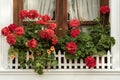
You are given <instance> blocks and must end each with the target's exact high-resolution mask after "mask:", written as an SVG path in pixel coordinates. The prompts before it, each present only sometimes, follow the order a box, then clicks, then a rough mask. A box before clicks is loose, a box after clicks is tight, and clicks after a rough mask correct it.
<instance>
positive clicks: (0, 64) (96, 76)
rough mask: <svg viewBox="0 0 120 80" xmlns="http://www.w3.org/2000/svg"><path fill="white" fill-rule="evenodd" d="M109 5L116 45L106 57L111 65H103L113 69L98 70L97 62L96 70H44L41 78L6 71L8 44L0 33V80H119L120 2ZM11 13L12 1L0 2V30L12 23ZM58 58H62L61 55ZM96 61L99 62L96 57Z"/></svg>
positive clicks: (23, 71) (20, 71)
mask: <svg viewBox="0 0 120 80" xmlns="http://www.w3.org/2000/svg"><path fill="white" fill-rule="evenodd" d="M110 5H111V19H110V21H111V35H112V36H114V37H115V39H116V45H115V46H114V47H113V48H112V55H109V54H107V55H106V56H107V59H108V60H109V59H111V57H110V56H112V64H111V62H109V61H108V63H107V64H104V65H105V66H108V68H109V66H111V65H113V69H107V70H106V69H98V68H99V66H102V64H100V63H99V61H97V64H99V65H97V69H74V70H73V69H61V70H58V69H54V70H46V71H45V74H44V75H42V76H40V75H37V74H36V73H34V71H33V70H19V69H16V70H13V69H12V70H10V69H6V67H5V66H6V65H8V64H7V58H8V57H7V49H8V44H7V43H6V41H5V39H4V38H3V36H2V35H1V33H0V80H21V78H22V80H55V79H57V80H62V79H63V80H102V79H103V80H106V79H108V80H120V36H119V35H120V9H119V8H120V0H111V3H110ZM12 12H13V8H12V0H0V30H1V28H2V27H4V26H7V25H8V24H10V23H12V21H13V19H12V18H13V16H12V14H13V13H12ZM60 57H63V55H61V56H60ZM97 60H99V58H98V57H97ZM103 61H104V60H103ZM81 62H82V63H80V66H81V67H82V68H83V66H85V64H84V63H83V61H81ZM64 64H65V63H64ZM64 64H63V65H64ZM12 65H13V64H12V63H10V66H12ZM17 65H18V64H17ZM61 65H62V64H61ZM66 65H67V64H66ZM72 65H73V64H72ZM77 65H78V64H77ZM15 66H16V64H15ZM75 66H76V65H75Z"/></svg>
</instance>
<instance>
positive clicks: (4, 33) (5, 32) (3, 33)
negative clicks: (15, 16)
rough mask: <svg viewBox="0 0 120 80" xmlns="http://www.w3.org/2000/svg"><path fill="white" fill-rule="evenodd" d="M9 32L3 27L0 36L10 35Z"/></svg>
mask: <svg viewBox="0 0 120 80" xmlns="http://www.w3.org/2000/svg"><path fill="white" fill-rule="evenodd" d="M10 33H11V32H10V31H9V29H8V28H7V27H4V28H3V29H2V30H1V34H2V35H4V36H7V35H8V34H10Z"/></svg>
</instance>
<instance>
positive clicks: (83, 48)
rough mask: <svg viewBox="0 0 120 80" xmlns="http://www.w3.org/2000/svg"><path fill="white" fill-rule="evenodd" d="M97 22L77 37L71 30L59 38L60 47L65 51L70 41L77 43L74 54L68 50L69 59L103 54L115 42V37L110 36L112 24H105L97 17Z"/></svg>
mask: <svg viewBox="0 0 120 80" xmlns="http://www.w3.org/2000/svg"><path fill="white" fill-rule="evenodd" d="M95 22H96V24H95V25H93V26H91V27H88V32H81V33H80V34H79V35H78V36H77V38H73V37H71V36H70V34H69V32H70V31H68V33H67V34H66V35H65V36H63V37H60V38H59V47H60V48H61V49H62V50H64V51H66V44H67V43H68V42H71V41H73V42H76V44H77V50H76V51H75V54H74V55H72V54H70V53H67V52H66V54H65V56H66V58H67V59H79V58H82V59H84V58H86V57H87V56H92V55H99V56H102V55H104V54H106V53H107V51H108V50H110V49H111V46H113V45H114V44H115V39H114V38H113V37H111V36H110V26H109V25H103V23H101V20H100V19H99V18H97V19H95Z"/></svg>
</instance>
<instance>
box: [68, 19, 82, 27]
mask: <svg viewBox="0 0 120 80" xmlns="http://www.w3.org/2000/svg"><path fill="white" fill-rule="evenodd" d="M79 25H80V21H79V20H78V19H74V20H70V22H69V26H70V28H72V27H77V26H79Z"/></svg>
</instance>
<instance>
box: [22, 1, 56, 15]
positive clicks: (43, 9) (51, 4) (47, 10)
mask: <svg viewBox="0 0 120 80" xmlns="http://www.w3.org/2000/svg"><path fill="white" fill-rule="evenodd" d="M24 9H26V10H31V9H35V10H37V11H38V12H39V13H40V14H42V15H44V14H48V15H50V16H51V17H53V13H54V11H55V0H24Z"/></svg>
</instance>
